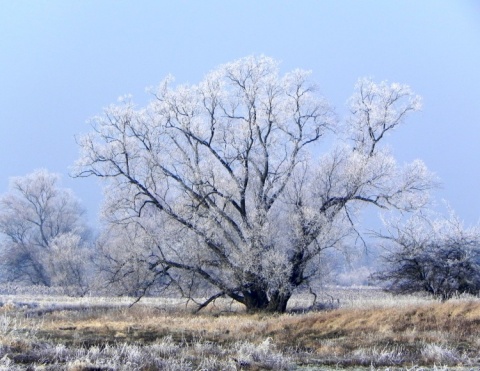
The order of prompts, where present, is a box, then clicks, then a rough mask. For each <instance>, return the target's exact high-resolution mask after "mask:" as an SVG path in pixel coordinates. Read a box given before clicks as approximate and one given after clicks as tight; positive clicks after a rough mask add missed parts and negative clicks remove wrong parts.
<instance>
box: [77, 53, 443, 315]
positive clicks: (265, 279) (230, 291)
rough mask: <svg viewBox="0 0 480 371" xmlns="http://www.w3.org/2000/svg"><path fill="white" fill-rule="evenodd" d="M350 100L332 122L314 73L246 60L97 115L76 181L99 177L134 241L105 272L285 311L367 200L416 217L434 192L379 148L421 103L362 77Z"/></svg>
mask: <svg viewBox="0 0 480 371" xmlns="http://www.w3.org/2000/svg"><path fill="white" fill-rule="evenodd" d="M349 105H350V116H349V117H348V118H347V119H346V120H345V121H344V123H343V124H340V123H339V122H338V120H337V118H336V115H335V114H334V113H333V110H332V108H331V107H330V106H329V105H328V103H327V102H326V101H325V99H324V98H323V97H321V96H320V95H318V93H317V89H316V87H315V84H313V83H312V82H311V81H310V72H308V71H304V70H300V69H296V70H294V71H291V72H289V73H286V74H284V75H281V74H280V72H279V63H278V62H277V61H275V60H273V59H272V58H269V57H265V56H250V57H246V58H242V59H239V60H236V61H234V62H231V63H227V64H225V65H222V66H220V67H219V68H217V69H216V70H214V71H212V72H210V73H208V74H207V75H206V77H205V78H204V79H203V80H202V81H201V82H200V83H198V84H197V85H179V86H177V87H174V86H173V79H172V78H171V77H168V78H167V79H165V80H164V81H163V82H162V83H161V84H160V86H159V87H158V89H157V90H156V91H154V99H153V100H152V101H151V102H150V103H148V104H147V106H146V107H143V108H137V107H136V106H135V105H134V104H133V103H132V101H131V100H130V99H129V98H127V99H122V100H121V102H120V103H119V104H117V105H111V106H109V107H108V108H106V109H105V111H104V113H103V114H102V115H99V116H97V117H94V118H93V119H92V122H91V125H92V127H93V131H92V132H90V133H89V134H87V135H85V136H83V137H82V138H79V140H78V142H79V144H80V147H81V150H82V154H81V157H80V159H79V160H78V161H77V163H76V170H75V174H76V175H77V176H98V177H100V178H101V179H103V180H104V181H105V184H106V192H105V195H106V199H105V202H104V205H103V215H104V218H105V220H106V221H107V222H109V223H111V224H113V227H109V228H113V230H116V231H117V232H120V231H123V232H121V233H126V234H130V235H128V236H126V238H125V241H118V240H117V241H112V242H111V243H112V244H115V245H116V246H115V247H113V248H112V247H109V251H110V253H111V254H110V260H111V262H112V263H113V265H114V268H113V272H114V273H118V275H117V277H124V276H125V277H128V276H130V277H132V275H129V274H127V275H123V272H130V271H134V270H135V269H137V267H138V269H139V274H137V277H138V278H142V277H143V278H144V279H145V280H146V282H144V283H143V284H144V286H148V287H149V286H151V285H153V284H157V283H159V284H161V285H165V286H170V287H173V286H175V287H177V288H178V289H179V290H180V291H181V292H183V293H184V294H185V295H187V296H190V297H198V296H199V292H198V290H206V292H210V295H211V296H210V299H209V300H213V299H214V298H216V297H219V296H228V297H230V298H232V299H234V300H236V301H238V302H240V303H243V304H244V305H245V306H246V307H247V309H248V310H249V311H257V310H265V311H279V312H283V311H285V309H286V306H287V303H288V300H289V299H290V297H291V296H292V294H293V293H294V292H295V290H297V288H299V287H301V286H304V285H308V284H309V283H310V282H312V281H314V278H315V276H316V274H317V273H318V268H319V267H321V266H322V265H324V264H325V262H324V261H322V260H321V259H320V256H321V253H322V251H324V250H325V249H329V248H333V247H339V246H341V245H342V243H344V241H345V239H346V238H347V237H348V236H349V235H350V234H351V232H352V229H353V228H352V227H354V225H355V223H356V220H357V218H356V212H357V211H359V210H360V209H361V207H362V206H364V205H374V206H377V207H381V208H394V209H401V210H407V211H410V210H415V209H417V208H419V207H421V206H423V205H424V204H425V202H426V201H427V196H428V192H427V191H428V189H429V188H430V187H431V186H432V184H433V182H432V177H431V175H430V174H429V172H428V171H427V169H426V167H425V165H424V164H423V163H422V162H421V161H415V162H413V163H411V164H408V165H407V166H405V167H400V166H398V165H397V164H396V162H395V160H394V158H393V156H392V155H391V154H390V153H389V151H388V150H387V149H386V148H385V147H384V146H383V145H382V142H383V141H384V138H385V137H386V136H387V135H388V134H389V133H390V132H391V131H392V130H393V129H395V128H396V127H397V126H398V125H400V124H402V123H403V121H404V120H405V118H406V116H407V115H408V114H409V113H410V112H413V111H416V110H418V109H419V107H420V99H419V97H418V96H416V95H415V94H413V93H412V91H411V90H410V88H409V87H407V86H405V85H400V84H389V83H387V82H382V83H380V84H377V83H374V82H373V81H371V80H369V79H362V80H360V81H359V83H358V84H357V86H356V88H355V93H354V95H353V97H352V98H351V100H350V103H349ZM332 133H334V134H335V138H334V139H336V140H333V141H332V140H330V141H329V142H330V143H332V142H333V144H332V149H331V150H329V151H328V152H326V153H324V154H323V155H320V156H319V155H318V153H319V150H320V148H325V147H321V146H320V144H321V143H322V142H324V139H325V138H327V137H328V134H332ZM132 236H135V238H132ZM132 242H133V243H132ZM122 250H123V251H122ZM130 257H133V261H134V262H135V263H132V260H129V259H130ZM123 264H125V266H124V265H123ZM148 270H149V271H150V273H148V272H147V271H148ZM133 277H134V279H137V277H135V274H134V275H133ZM128 279H130V278H128ZM209 300H207V301H206V303H208V302H209Z"/></svg>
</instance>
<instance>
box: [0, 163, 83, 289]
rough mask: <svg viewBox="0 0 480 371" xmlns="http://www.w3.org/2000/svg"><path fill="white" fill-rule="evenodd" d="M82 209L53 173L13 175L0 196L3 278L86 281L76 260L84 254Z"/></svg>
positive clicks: (39, 281)
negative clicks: (61, 186)
mask: <svg viewBox="0 0 480 371" xmlns="http://www.w3.org/2000/svg"><path fill="white" fill-rule="evenodd" d="M83 214H84V211H83V209H82V208H81V206H80V204H79V202H78V200H77V199H76V197H75V196H74V195H73V193H72V192H71V191H70V190H68V189H64V188H60V187H59V176H58V175H57V174H52V173H49V172H48V171H46V170H36V171H34V172H33V173H31V174H28V175H26V176H22V177H14V178H12V179H11V180H10V189H9V191H8V192H7V193H6V194H4V195H3V196H2V197H1V198H0V233H1V235H2V238H1V240H0V248H1V258H2V264H1V266H2V275H3V277H4V279H7V280H11V281H19V282H25V283H29V284H41V285H46V286H52V285H62V286H65V285H81V286H84V278H85V277H80V276H82V275H83V269H84V268H81V269H80V268H79V264H80V263H79V259H81V256H83V257H85V256H84V251H83V250H82V249H83V248H82V249H81V248H80V246H82V245H83V244H84V242H85V241H84V239H85V238H86V237H87V228H86V224H85V220H84V218H83ZM74 261H77V263H75V262H74ZM86 262H87V260H86V259H83V260H82V263H83V264H85V263H86ZM61 266H63V267H62V268H61Z"/></svg>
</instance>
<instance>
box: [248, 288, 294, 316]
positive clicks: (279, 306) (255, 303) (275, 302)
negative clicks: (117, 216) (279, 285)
mask: <svg viewBox="0 0 480 371" xmlns="http://www.w3.org/2000/svg"><path fill="white" fill-rule="evenodd" d="M243 296H244V299H245V302H244V304H245V306H246V307H247V313H257V312H269V313H285V311H286V310H287V303H288V300H289V299H290V297H291V294H280V293H278V292H277V293H273V294H272V295H271V296H270V297H269V296H268V295H267V293H266V292H265V290H249V291H245V292H243Z"/></svg>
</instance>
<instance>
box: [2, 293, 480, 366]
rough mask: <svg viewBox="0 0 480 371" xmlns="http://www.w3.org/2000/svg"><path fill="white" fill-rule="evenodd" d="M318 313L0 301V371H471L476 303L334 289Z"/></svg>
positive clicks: (111, 301) (302, 302) (226, 304)
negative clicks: (435, 370)
mask: <svg viewBox="0 0 480 371" xmlns="http://www.w3.org/2000/svg"><path fill="white" fill-rule="evenodd" d="M321 299H322V302H323V303H324V305H323V307H324V308H323V309H321V307H322V306H319V308H320V309H321V310H317V311H308V312H302V311H301V310H300V308H302V307H303V308H304V307H306V306H308V300H309V298H308V297H299V298H295V299H294V300H292V305H291V308H290V313H287V314H283V315H261V314H255V315H247V314H245V313H243V311H242V308H240V307H238V306H235V305H233V304H232V303H231V302H230V301H227V300H224V299H223V300H217V301H216V302H215V303H213V304H212V305H210V306H209V307H208V308H206V309H205V310H203V311H202V312H200V313H199V314H193V313H192V310H191V307H190V306H189V303H186V302H185V301H180V300H172V299H154V298H146V299H143V300H142V301H141V302H140V303H138V304H136V305H135V306H133V307H129V304H131V302H132V299H131V298H96V297H91V298H77V299H73V298H68V297H63V296H58V295H56V296H54V295H46V294H38V295H32V294H18V293H17V294H16V295H0V302H1V304H2V306H1V307H0V369H2V370H76V371H81V370H84V371H86V370H90V371H93V370H327V369H343V368H349V369H369V370H370V369H381V370H400V369H404V370H426V369H437V370H440V369H442V370H443V369H478V368H479V367H480V356H479V355H480V336H479V334H480V300H478V299H475V298H457V299H453V300H450V301H448V302H445V303H441V302H438V301H435V300H431V299H428V298H421V297H411V296H410V297H407V296H403V297H393V296H390V295H387V294H385V293H382V292H380V291H378V290H372V289H335V290H333V289H332V290H328V291H326V292H325V293H324V296H322V298H321Z"/></svg>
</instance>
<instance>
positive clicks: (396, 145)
mask: <svg viewBox="0 0 480 371" xmlns="http://www.w3.org/2000/svg"><path fill="white" fill-rule="evenodd" d="M253 53H255V54H260V53H263V54H266V55H268V56H271V57H274V58H276V59H279V60H281V61H283V62H282V69H283V71H285V72H286V71H289V70H291V69H293V68H295V67H301V68H305V69H311V70H313V77H314V79H315V80H316V81H317V82H318V83H319V86H320V90H321V91H322V93H323V94H324V95H325V96H326V98H327V99H328V100H329V101H330V102H331V103H332V104H334V105H335V106H336V108H337V111H338V112H339V114H342V113H344V112H345V101H346V99H347V98H348V97H349V96H350V94H351V93H352V91H353V86H354V84H355V82H356V80H357V78H358V77H362V76H371V77H373V78H374V79H376V80H384V79H388V80H390V81H398V82H402V83H407V84H409V85H411V86H412V88H413V89H414V90H415V91H416V92H417V93H418V94H420V95H422V96H423V99H424V108H423V110H422V112H421V113H419V114H417V115H416V116H415V117H412V119H411V120H409V122H408V123H407V125H406V126H405V127H403V128H400V129H399V131H398V132H397V133H395V135H394V136H392V137H391V139H390V142H391V144H392V147H393V151H394V153H395V154H396V155H397V158H398V159H399V161H400V162H405V161H410V160H413V159H415V158H421V159H423V160H424V161H425V162H426V163H427V165H428V167H429V168H430V169H431V170H432V171H434V172H435V173H437V174H438V176H439V177H440V178H441V180H442V182H443V188H442V189H441V190H439V191H438V192H436V197H437V198H438V199H441V198H445V199H446V200H447V201H449V202H450V204H451V206H452V207H453V208H454V209H455V210H456V211H457V212H458V214H459V215H460V216H461V217H462V218H463V219H465V220H466V221H467V222H469V223H474V222H477V221H478V220H479V218H480V197H479V196H478V193H479V192H480V161H479V160H480V1H475V0H471V1H468V0H451V1H443V0H422V1H418V0H402V1H400V0H399V1H388V0H376V1H373V0H370V1H362V0H349V1H341V0H331V1H321V0H317V1H313V0H311V1H307V0H304V1H293V0H291V1H281V0H262V1H258V0H228V1H227V0H223V1H221V0H215V1H214V0H202V1H199V0H196V1H194V0H192V1H173V0H171V1H160V0H158V1H148V0H144V1H133V0H131V1H127V0H115V1H113V0H83V1H80V0H77V1H68V0H57V1H55V0H50V1H41V0H35V1H32V0H29V1H27V0H0V130H1V134H0V158H1V159H2V160H1V162H0V192H4V191H6V190H7V186H8V178H9V177H10V176H14V175H25V174H27V173H29V172H31V171H33V170H34V169H37V168H40V167H44V168H47V169H48V170H50V171H53V172H59V173H62V174H64V185H66V186H68V187H70V188H72V189H73V190H74V192H75V193H76V194H77V196H79V197H80V198H81V199H82V201H83V203H84V206H85V207H86V208H87V210H88V212H89V214H90V218H91V219H94V218H95V213H96V212H97V211H98V204H99V203H100V202H101V189H100V187H99V185H98V182H97V180H95V179H88V180H84V179H70V178H69V177H68V167H69V166H70V165H72V164H73V162H74V161H75V159H76V158H77V156H78V148H77V146H76V144H75V140H74V136H75V135H76V134H79V133H84V132H87V131H89V126H88V125H87V124H86V120H87V119H88V118H89V117H91V116H93V115H95V114H97V113H100V112H101V110H102V108H103V107H105V106H106V105H108V104H109V103H113V102H115V101H116V99H117V97H118V96H120V95H123V94H126V93H131V94H133V96H134V100H135V101H136V102H138V103H139V104H142V103H144V102H145V101H146V100H147V99H149V97H148V94H146V93H145V87H147V86H151V85H156V84H157V83H159V82H160V80H161V79H162V78H163V77H164V76H165V75H167V74H168V73H172V74H173V75H175V76H176V79H177V82H181V83H183V82H191V83H195V82H197V81H198V80H200V79H201V78H202V77H203V75H204V74H205V73H206V72H208V71H209V70H211V69H213V68H215V67H216V66H218V65H219V64H222V63H224V62H228V61H231V60H234V59H236V58H240V57H243V56H246V55H249V54H253Z"/></svg>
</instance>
